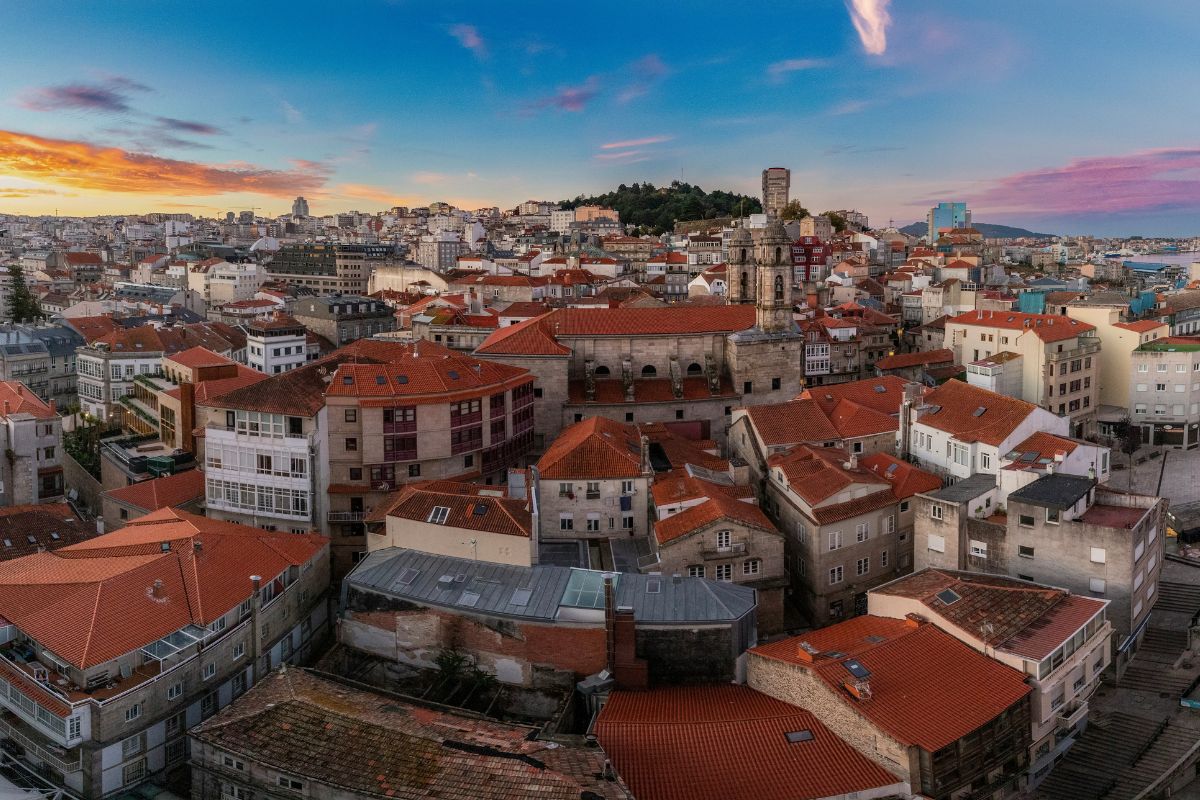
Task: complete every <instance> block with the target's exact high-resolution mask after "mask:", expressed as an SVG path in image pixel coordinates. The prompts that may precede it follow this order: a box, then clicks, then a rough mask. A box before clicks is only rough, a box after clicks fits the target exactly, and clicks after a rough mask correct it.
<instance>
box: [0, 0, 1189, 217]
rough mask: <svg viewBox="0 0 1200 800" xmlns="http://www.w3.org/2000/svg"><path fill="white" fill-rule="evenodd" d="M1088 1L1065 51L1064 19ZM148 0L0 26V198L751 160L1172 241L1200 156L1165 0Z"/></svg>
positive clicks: (826, 189)
mask: <svg viewBox="0 0 1200 800" xmlns="http://www.w3.org/2000/svg"><path fill="white" fill-rule="evenodd" d="M153 9H154V10H155V11H158V10H159V7H158V6H155V7H153ZM1085 9H1086V13H1087V15H1088V20H1089V28H1088V32H1089V36H1088V37H1087V38H1086V39H1084V38H1082V37H1072V36H1061V35H1056V34H1055V31H1056V30H1057V28H1056V23H1058V22H1059V20H1061V19H1063V18H1067V17H1069V16H1070V15H1072V14H1074V13H1076V12H1079V13H1083V12H1084V10H1085ZM150 10H151V7H150V6H148V5H144V4H137V3H131V4H123V5H121V6H120V7H117V8H111V9H109V8H106V9H105V10H104V11H103V12H102V13H101V12H98V11H96V10H93V9H89V8H87V7H80V6H75V5H73V4H51V5H50V6H48V7H47V13H44V14H42V15H41V16H40V17H38V18H30V19H25V20H23V21H22V24H21V25H19V26H8V27H7V28H6V29H5V30H4V31H0V45H2V46H3V47H4V48H5V52H6V53H7V54H8V56H9V57H8V59H7V62H8V66H9V69H8V70H6V71H5V74H4V75H3V76H0V107H3V108H4V113H5V122H4V124H3V125H0V213H29V214H45V213H52V212H55V211H57V213H60V214H64V215H95V214H104V213H146V212H150V211H190V212H192V213H196V214H201V215H207V216H214V215H216V214H218V213H221V212H224V211H226V210H241V209H251V208H258V209H261V210H262V211H264V212H265V213H266V214H268V215H274V214H276V213H280V214H281V213H286V211H287V209H288V207H289V205H290V203H291V201H292V199H293V198H294V197H295V196H297V195H303V196H305V197H307V198H308V199H309V201H310V203H311V205H312V208H313V210H314V213H318V214H321V213H331V212H334V211H337V210H348V209H352V208H358V209H360V210H379V209H382V208H386V207H389V206H391V205H423V204H425V203H428V202H430V201H433V200H444V201H447V202H450V203H453V204H455V205H458V206H461V207H465V208H475V207H485V206H493V205H496V206H500V207H512V206H515V205H516V204H517V203H519V202H521V201H522V200H525V199H529V198H537V199H546V200H560V199H565V198H568V197H574V196H576V195H579V194H585V195H586V194H591V193H601V192H604V191H608V190H610V189H613V188H615V187H616V186H617V185H619V184H621V183H627V184H628V183H634V182H644V181H649V182H652V183H655V184H664V183H668V182H670V181H671V180H678V179H683V180H685V181H687V182H690V183H694V184H698V185H701V186H703V187H704V188H705V189H709V190H711V189H718V188H720V189H727V190H731V191H739V192H743V193H746V194H752V195H756V194H758V187H757V186H756V176H757V175H758V174H759V172H760V170H761V169H762V167H763V166H767V165H770V164H779V165H782V166H788V167H790V168H791V169H792V176H793V177H792V197H793V198H795V199H799V200H800V201H801V202H802V203H804V204H805V205H807V206H808V207H809V208H810V209H811V210H813V211H814V212H817V211H823V210H826V209H834V208H859V209H861V210H863V211H864V212H866V213H867V214H868V215H869V216H870V217H871V218H872V219H875V220H879V221H880V222H882V221H883V220H887V219H894V220H895V221H896V224H897V225H902V224H906V223H909V222H914V221H919V220H922V219H923V218H924V216H925V213H926V211H927V209H928V208H929V207H930V206H931V205H934V204H936V203H937V202H940V201H961V202H966V203H968V204H969V205H970V207H971V208H972V209H973V211H974V212H975V218H976V220H978V221H980V222H993V223H1003V224H1012V225H1019V226H1023V227H1027V228H1030V229H1033V230H1043V231H1050V232H1055V233H1063V234H1069V233H1091V234H1096V235H1130V234H1143V235H1148V236H1151V235H1186V234H1189V233H1195V232H1196V230H1195V224H1194V220H1195V219H1196V215H1197V213H1200V180H1197V179H1196V178H1195V177H1194V172H1195V169H1196V167H1197V165H1200V148H1197V147H1195V146H1194V145H1193V144H1192V143H1191V142H1190V141H1189V139H1188V138H1187V136H1186V135H1179V134H1176V133H1174V130H1175V129H1176V128H1178V129H1186V128H1187V123H1188V122H1189V121H1190V120H1189V117H1191V116H1194V115H1195V112H1194V111H1193V110H1192V104H1190V103H1187V102H1181V101H1186V99H1187V98H1188V97H1189V96H1190V95H1191V93H1192V92H1190V91H1189V90H1190V86H1187V85H1186V84H1185V83H1184V79H1185V77H1186V76H1184V75H1183V74H1182V73H1180V72H1179V71H1178V70H1173V69H1172V67H1171V65H1172V64H1173V63H1179V59H1180V58H1186V57H1187V45H1188V40H1187V37H1186V33H1185V32H1186V31H1187V30H1189V29H1190V28H1191V26H1190V25H1188V22H1189V21H1190V22H1193V23H1194V22H1200V9H1197V8H1195V7H1191V6H1187V5H1184V4H1182V3H1163V4H1158V5H1156V6H1155V7H1153V8H1148V9H1145V10H1144V11H1143V13H1142V14H1140V15H1138V17H1137V18H1132V19H1131V18H1130V17H1129V15H1128V14H1125V13H1122V12H1121V11H1120V10H1119V9H1107V8H1094V7H1092V6H1084V5H1083V4H1081V3H1066V4H1055V6H1054V8H1045V7H1041V6H1038V5H1036V4H1032V3H1020V2H1017V3H1009V4H1005V5H1004V7H1003V8H997V9H976V8H972V9H964V8H961V7H960V6H958V5H952V4H949V3H940V2H931V3H926V4H922V5H921V6H919V7H911V6H902V5H898V4H892V3H890V2H888V0H853V1H852V2H849V3H845V4H843V3H840V2H829V3H813V4H806V5H805V6H804V7H803V8H802V9H798V8H797V7H795V6H794V5H791V4H782V3H779V4H766V5H765V6H764V7H762V8H761V9H755V11H754V13H752V14H751V13H747V14H745V15H743V16H738V17H734V18H732V19H727V18H726V16H727V15H721V16H720V19H721V23H722V24H721V29H720V35H719V36H714V35H713V34H712V28H711V21H712V20H713V19H716V18H718V17H717V16H716V15H717V14H719V13H720V12H721V11H723V9H719V7H717V6H715V5H713V4H696V5H694V6H691V7H690V11H691V12H692V13H689V14H680V13H679V12H678V10H676V9H668V8H642V7H639V8H638V10H637V11H638V18H637V21H632V20H628V19H627V18H626V14H627V12H628V10H627V9H620V8H618V9H616V11H617V12H618V13H617V14H615V15H614V20H613V23H612V24H615V25H617V28H616V30H618V31H619V35H605V36H599V37H593V38H590V39H588V38H586V37H582V36H581V35H580V34H579V30H580V25H581V24H590V23H587V22H585V21H581V20H580V19H579V18H578V10H577V9H569V8H568V9H564V8H558V7H554V6H551V5H549V4H537V5H536V6H535V7H534V8H532V9H530V10H529V11H528V12H527V13H526V14H524V15H522V16H520V17H516V16H514V15H513V14H512V13H511V10H506V9H501V8H489V7H486V6H474V5H471V4H468V5H466V6H464V7H461V8H455V9H446V10H444V11H439V12H436V13H429V14H414V13H413V10H412V9H411V8H410V7H407V6H405V5H404V4H402V3H395V2H378V3H374V2H368V3H363V4H361V5H360V6H358V7H357V9H356V10H355V13H348V14H344V15H340V16H336V17H329V16H327V15H325V14H320V13H317V12H318V11H319V7H317V6H307V5H305V4H299V5H292V6H289V7H288V8H287V10H286V11H285V10H283V9H279V10H277V11H275V12H274V13H270V14H268V15H267V16H266V17H265V18H264V17H263V16H262V12H261V11H259V10H257V9H255V10H249V9H246V8H242V7H238V6H235V5H227V6H218V7H216V8H215V9H210V8H208V7H206V8H204V9H199V8H188V7H172V8H171V9H170V13H155V14H151V13H150ZM706 31H707V32H706ZM664 32H669V33H664ZM1143 34H1144V36H1143ZM51 39H53V40H54V41H56V42H57V47H56V48H47V47H46V46H45V42H46V41H48V40H51ZM1151 40H1152V41H1153V42H1154V46H1153V47H1143V48H1139V49H1138V51H1137V58H1114V57H1113V56H1112V47H1114V46H1119V45H1121V43H1122V42H1132V41H1151ZM344 41H353V42H355V45H354V46H353V48H352V51H347V50H346V49H344V48H333V47H331V45H330V43H332V42H344ZM96 42H104V43H106V46H105V47H103V48H96V47H95V44H96ZM218 42H219V45H218V44H217V43H218ZM147 43H152V45H150V46H149V47H147ZM697 45H699V46H697ZM323 47H331V50H330V52H329V53H327V54H324V55H322V54H321V48H323ZM60 48H66V49H68V50H72V51H75V52H87V53H88V55H87V56H86V57H85V58H74V59H61V58H57V57H50V56H49V54H50V53H52V52H55V51H58V50H59V49H60ZM151 53H159V54H162V55H163V56H165V57H152V56H151ZM400 53H402V54H403V57H402V58H398V57H397V54H400ZM1046 76H1050V79H1049V80H1047V79H1046ZM1135 90H1136V93H1135V94H1132V95H1131V94H1130V93H1134V92H1135ZM1115 96H1137V97H1138V98H1139V106H1140V108H1133V107H1115V106H1113V105H1112V103H1111V100H1110V99H1109V98H1111V97H1115ZM1165 109H1169V111H1165ZM1163 113H1167V114H1169V116H1170V117H1171V118H1172V119H1174V120H1175V122H1177V123H1179V124H1178V125H1177V126H1176V125H1163V124H1162V117H1161V116H1160V115H1161V114H1163Z"/></svg>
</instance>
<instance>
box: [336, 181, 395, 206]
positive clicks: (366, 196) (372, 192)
mask: <svg viewBox="0 0 1200 800" xmlns="http://www.w3.org/2000/svg"><path fill="white" fill-rule="evenodd" d="M336 194H337V195H338V196H341V197H352V198H355V199H358V200H371V201H373V202H376V203H383V204H385V205H388V206H393V205H405V204H409V203H412V202H413V199H412V198H411V197H404V196H402V195H398V194H396V193H395V192H393V191H392V190H390V189H385V188H384V187H382V186H371V185H370V184H366V183H343V184H339V185H338V186H337V189H336Z"/></svg>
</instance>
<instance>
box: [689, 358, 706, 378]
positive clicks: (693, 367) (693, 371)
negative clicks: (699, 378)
mask: <svg viewBox="0 0 1200 800" xmlns="http://www.w3.org/2000/svg"><path fill="white" fill-rule="evenodd" d="M703 372H704V368H703V367H701V366H700V365H699V364H697V363H696V362H695V361H693V362H692V363H691V364H688V368H687V374H688V375H700V374H701V373H703Z"/></svg>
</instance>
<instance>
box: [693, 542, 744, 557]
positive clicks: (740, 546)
mask: <svg viewBox="0 0 1200 800" xmlns="http://www.w3.org/2000/svg"><path fill="white" fill-rule="evenodd" d="M745 552H746V543H745V542H733V543H732V544H730V545H727V546H725V547H706V548H704V549H702V550H701V551H700V553H701V555H703V556H704V557H705V558H725V557H727V556H740V555H744V554H745Z"/></svg>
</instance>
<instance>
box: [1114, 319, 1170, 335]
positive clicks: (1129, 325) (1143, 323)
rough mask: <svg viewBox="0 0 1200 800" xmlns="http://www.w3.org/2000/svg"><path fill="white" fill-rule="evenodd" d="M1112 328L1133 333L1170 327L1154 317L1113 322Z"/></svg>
mask: <svg viewBox="0 0 1200 800" xmlns="http://www.w3.org/2000/svg"><path fill="white" fill-rule="evenodd" d="M1113 327H1114V328H1124V329H1125V330H1127V331H1133V332H1134V333H1149V332H1150V331H1153V330H1158V329H1159V328H1166V327H1170V326H1168V325H1167V323H1165V322H1159V321H1158V320H1156V319H1139V320H1136V321H1134V322H1114V323H1113Z"/></svg>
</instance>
